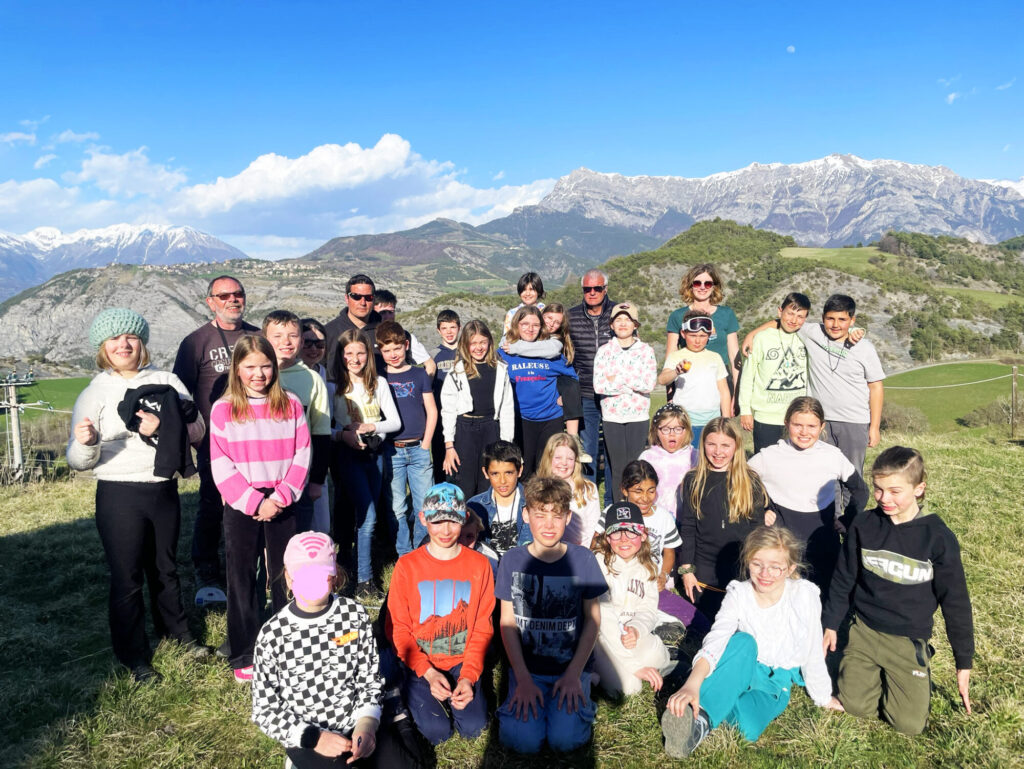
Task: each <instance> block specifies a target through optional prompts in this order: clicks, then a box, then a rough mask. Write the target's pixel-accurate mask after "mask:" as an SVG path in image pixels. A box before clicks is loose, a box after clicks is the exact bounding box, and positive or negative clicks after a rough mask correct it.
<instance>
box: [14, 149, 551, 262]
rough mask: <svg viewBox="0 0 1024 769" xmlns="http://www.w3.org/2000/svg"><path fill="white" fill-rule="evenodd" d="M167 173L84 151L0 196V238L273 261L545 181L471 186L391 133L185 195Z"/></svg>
mask: <svg viewBox="0 0 1024 769" xmlns="http://www.w3.org/2000/svg"><path fill="white" fill-rule="evenodd" d="M53 154H55V153H53ZM44 157H46V155H44V156H43V157H41V158H40V159H39V161H37V163H39V165H40V167H42V166H44V165H46V163H48V162H49V160H47V161H45V162H43V158H44ZM169 163H170V161H164V162H163V163H156V162H154V161H152V160H151V159H150V158H149V157H148V151H147V149H146V148H145V147H140V148H139V149H137V150H133V151H130V152H126V153H123V154H117V153H114V152H113V151H111V150H110V148H107V147H92V148H90V149H88V150H87V151H86V157H85V159H84V160H83V161H82V164H81V168H80V169H79V170H77V171H71V172H68V173H65V174H63V175H62V176H61V177H59V179H60V180H61V181H62V182H63V184H61V183H60V182H58V181H55V180H53V179H46V178H40V179H34V180H31V181H24V182H21V181H13V180H12V181H10V182H6V183H5V184H4V185H3V186H2V187H0V228H7V229H13V230H17V231H24V230H27V229H31V228H32V227H35V226H40V225H50V226H55V227H59V228H61V229H63V230H70V229H75V228H79V227H97V226H107V225H110V224H116V223H120V222H155V223H161V222H165V223H170V224H188V225H191V226H193V227H196V228H198V229H201V230H204V231H206V232H209V233H211V234H214V235H217V236H218V237H222V238H224V239H225V240H227V241H228V242H230V243H233V244H237V245H238V247H239V248H242V249H243V250H244V251H246V253H250V254H252V255H253V256H261V257H266V258H281V257H286V256H297V255H300V254H304V253H308V252H309V251H311V250H312V249H314V248H315V247H316V246H318V245H320V244H321V243H323V242H324V241H325V240H328V239H329V238H332V237H335V236H338V235H355V234H361V233H379V232H390V231H395V230H404V229H409V228H412V227H416V226H419V225H421V224H424V223H426V222H429V221H431V220H432V219H435V218H438V217H445V218H450V219H457V220H459V221H463V222H467V223H470V224H480V223H482V222H485V221H489V220H491V219H495V218H498V217H501V216H505V215H507V214H510V213H512V211H513V210H515V208H516V207H518V206H524V205H530V204H534V203H537V202H539V201H540V200H541V198H543V197H544V195H546V194H547V193H548V192H550V191H551V188H552V187H553V186H554V181H555V180H553V179H540V180H537V181H534V182H532V183H529V184H524V185H502V186H492V187H484V188H480V187H474V186H473V185H470V184H467V183H466V182H464V181H462V179H461V177H462V175H463V172H461V171H459V170H457V169H456V167H455V165H454V164H453V163H451V162H448V161H439V160H429V159H425V158H423V157H421V156H420V155H418V154H417V153H416V152H414V151H413V150H412V148H411V147H410V145H409V142H408V141H406V140H405V139H403V138H402V137H401V136H397V135H395V134H385V135H384V136H382V137H381V139H380V140H379V141H378V142H377V143H376V144H375V145H373V146H369V147H361V146H360V145H358V144H355V143H349V144H344V145H340V144H325V145H321V146H318V147H314V148H313V149H311V150H310V151H309V152H308V153H306V154H304V155H301V156H299V157H294V158H289V157H285V156H283V155H278V154H274V153H271V154H267V155H262V156H260V157H258V158H256V159H255V160H253V161H252V162H251V163H249V165H248V166H246V167H245V168H243V169H241V170H240V171H239V172H238V173H237V174H235V175H233V176H225V177H219V178H217V179H215V180H212V181H200V182H199V183H193V184H190V183H189V182H190V180H189V179H188V178H187V175H186V173H185V172H184V171H183V170H181V169H178V168H174V167H171V166H170V165H169ZM499 177H500V175H499Z"/></svg>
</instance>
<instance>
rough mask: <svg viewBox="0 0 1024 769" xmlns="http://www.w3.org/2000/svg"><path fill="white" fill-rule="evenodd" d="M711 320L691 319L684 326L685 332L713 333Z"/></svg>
mask: <svg viewBox="0 0 1024 769" xmlns="http://www.w3.org/2000/svg"><path fill="white" fill-rule="evenodd" d="M711 327H712V326H711V318H690V319H689V320H688V321H686V322H685V323H684V324H683V331H689V332H691V333H693V332H696V331H703V332H704V333H706V334H710V333H711Z"/></svg>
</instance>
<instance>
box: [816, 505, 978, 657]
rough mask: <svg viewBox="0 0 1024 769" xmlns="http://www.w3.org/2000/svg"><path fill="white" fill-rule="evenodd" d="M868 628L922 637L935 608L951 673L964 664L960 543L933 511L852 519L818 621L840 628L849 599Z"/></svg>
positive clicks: (966, 617)
mask: <svg viewBox="0 0 1024 769" xmlns="http://www.w3.org/2000/svg"><path fill="white" fill-rule="evenodd" d="M851 603H852V604H853V610H854V611H855V612H856V613H857V616H858V617H860V618H861V619H862V620H863V621H864V622H865V623H866V624H867V625H868V627H870V628H872V629H874V630H877V631H879V632H881V633H889V634H890V635H898V636H906V637H908V638H913V639H921V640H927V639H928V638H930V637H931V634H932V617H933V615H934V614H935V609H936V607H938V606H941V607H942V617H943V619H944V620H945V622H946V635H947V637H948V638H949V645H950V646H952V647H953V658H954V660H955V661H956V667H957V669H958V670H965V669H969V668H970V667H971V660H972V658H973V657H974V618H973V615H972V612H971V599H970V597H969V596H968V595H967V580H966V578H965V577H964V567H963V563H962V562H961V561H960V544H959V543H958V542H957V540H956V536H955V535H954V534H953V532H952V531H950V530H949V527H947V526H946V524H945V523H943V521H942V519H941V518H939V516H937V515H929V514H924V513H923V512H922V514H921V515H919V516H918V517H917V518H915V519H914V520H912V521H908V522H907V523H901V524H898V525H897V524H894V523H893V522H892V521H891V520H890V519H889V516H887V515H886V514H885V513H883V512H882V511H881V510H880V509H878V508H876V509H874V510H868V511H866V512H865V513H863V514H862V515H859V516H857V517H856V518H854V520H853V523H852V524H851V525H850V528H849V531H848V532H847V534H846V542H845V543H844V545H843V551H842V553H841V554H840V556H839V563H838V564H837V565H836V571H835V574H834V575H833V577H832V584H831V586H830V588H829V599H828V602H827V603H826V604H825V609H824V611H823V612H822V624H823V625H824V626H825V627H826V628H828V629H832V630H836V629H838V627H839V623H840V622H842V621H843V618H844V617H845V616H846V612H847V610H848V609H849V606H850V604H851Z"/></svg>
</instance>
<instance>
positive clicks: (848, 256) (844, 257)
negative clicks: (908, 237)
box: [779, 246, 892, 275]
mask: <svg viewBox="0 0 1024 769" xmlns="http://www.w3.org/2000/svg"><path fill="white" fill-rule="evenodd" d="M779 253H780V254H781V255H782V256H783V257H784V258H786V259H796V258H803V259H814V260H815V261H819V262H832V263H834V264H835V265H836V266H837V267H841V268H842V269H844V270H849V271H850V272H853V273H855V274H857V275H864V274H866V273H868V272H871V271H873V270H875V269H877V268H876V267H875V265H873V264H870V263H869V262H868V260H869V259H872V258H874V259H879V258H881V259H883V260H885V261H888V260H889V259H891V258H892V257H891V255H889V254H883V253H882V252H881V251H879V250H878V249H877V248H875V247H874V246H864V247H863V248H804V247H796V248H782V249H779Z"/></svg>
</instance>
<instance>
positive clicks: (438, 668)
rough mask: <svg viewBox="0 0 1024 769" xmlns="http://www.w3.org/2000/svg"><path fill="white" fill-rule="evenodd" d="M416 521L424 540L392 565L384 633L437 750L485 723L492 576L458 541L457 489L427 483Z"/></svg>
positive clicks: (460, 505) (461, 501)
mask: <svg viewBox="0 0 1024 769" xmlns="http://www.w3.org/2000/svg"><path fill="white" fill-rule="evenodd" d="M419 518H420V523H422V524H423V526H424V527H426V530H427V535H428V536H429V540H428V541H427V544H426V546H425V547H420V548H417V549H415V550H413V551H412V552H410V553H408V554H407V555H403V556H402V557H401V558H399V559H398V563H397V564H396V565H395V571H394V574H393V575H392V577H391V588H390V591H389V593H388V596H389V597H388V617H387V624H386V632H387V635H388V637H389V638H390V639H391V643H392V644H393V645H394V647H395V651H396V652H397V654H398V657H399V659H400V660H401V661H402V664H403V665H404V666H405V668H406V669H405V671H404V673H405V683H404V685H403V699H404V700H405V702H406V707H408V708H409V712H410V713H411V714H412V718H413V721H414V722H415V723H416V726H417V728H418V729H419V730H420V733H421V734H422V735H423V736H424V737H426V738H427V740H428V741H429V742H430V743H431V744H433V745H438V744H440V743H442V742H444V741H445V740H447V739H448V738H449V737H451V736H452V733H453V731H458V733H459V734H461V735H462V736H463V737H470V738H472V737H476V736H477V735H479V734H480V733H481V732H482V731H483V730H484V727H486V726H487V702H486V697H485V696H484V691H483V682H482V681H481V674H482V673H483V670H484V654H485V652H486V651H487V646H488V644H489V643H490V641H491V637H492V636H493V635H494V628H493V625H492V624H491V614H492V613H493V611H494V576H493V573H492V571H491V564H490V562H489V561H488V560H487V558H486V556H484V555H482V554H481V553H477V552H475V551H473V550H471V549H470V548H468V547H463V546H462V545H460V544H459V537H460V535H461V534H462V526H463V524H464V523H465V522H466V500H465V497H464V496H463V494H462V490H461V489H460V488H459V487H458V486H455V485H454V484H451V483H438V484H436V485H434V486H432V487H431V488H430V490H429V491H428V492H427V494H426V496H425V497H424V500H423V509H422V510H421V511H420V513H419Z"/></svg>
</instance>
